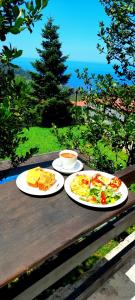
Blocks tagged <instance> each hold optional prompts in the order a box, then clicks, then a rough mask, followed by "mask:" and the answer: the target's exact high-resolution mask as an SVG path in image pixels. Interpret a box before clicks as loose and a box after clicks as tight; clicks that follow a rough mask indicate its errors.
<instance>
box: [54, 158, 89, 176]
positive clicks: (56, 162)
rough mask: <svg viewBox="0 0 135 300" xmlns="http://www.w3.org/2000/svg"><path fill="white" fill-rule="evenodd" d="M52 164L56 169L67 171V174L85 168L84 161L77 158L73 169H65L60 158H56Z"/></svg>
mask: <svg viewBox="0 0 135 300" xmlns="http://www.w3.org/2000/svg"><path fill="white" fill-rule="evenodd" d="M52 166H53V168H54V169H55V170H57V171H59V172H62V173H65V174H71V173H75V172H79V171H80V170H82V168H83V163H82V162H81V161H80V160H78V159H77V161H76V164H75V165H74V167H72V168H71V169H65V168H63V167H62V163H61V161H60V158H56V159H55V160H54V161H53V162H52Z"/></svg>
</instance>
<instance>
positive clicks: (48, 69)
mask: <svg viewBox="0 0 135 300" xmlns="http://www.w3.org/2000/svg"><path fill="white" fill-rule="evenodd" d="M58 29H59V26H57V25H54V24H53V19H52V18H49V19H48V22H47V24H46V25H45V27H44V29H43V30H42V38H43V40H42V43H41V45H42V49H37V52H38V54H39V57H40V58H39V59H37V60H36V61H35V62H34V63H32V65H33V67H34V68H35V69H36V72H34V71H33V72H31V77H32V80H33V94H34V96H35V98H36V103H37V104H38V108H39V111H40V113H41V117H42V123H43V124H44V125H49V124H50V125H51V123H56V124H59V123H61V121H62V122H63V120H65V121H66V117H67V115H68V107H69V101H68V98H69V95H70V89H68V88H66V87H64V85H65V84H66V83H67V82H68V79H69V78H70V75H69V74H65V71H66V69H67V66H66V65H65V62H66V60H67V58H68V56H64V55H63V54H62V51H61V43H60V41H59V34H58V32H57V31H58ZM59 104H60V107H61V105H62V107H65V109H64V111H59V112H58V110H59ZM52 110H53V112H52ZM64 114H65V115H64ZM56 118H57V119H56ZM58 118H59V120H58Z"/></svg>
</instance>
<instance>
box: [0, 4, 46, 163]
mask: <svg viewBox="0 0 135 300" xmlns="http://www.w3.org/2000/svg"><path fill="white" fill-rule="evenodd" d="M46 5H47V1H46V0H42V1H41V0H36V1H21V0H7V1H5V0H0V40H1V41H2V42H3V41H5V40H6V36H7V34H8V33H11V34H19V33H20V32H21V31H22V30H24V29H28V30H29V31H30V32H32V28H33V26H34V23H35V21H37V20H39V19H40V18H41V10H42V8H43V7H45V6H46ZM21 54H22V50H17V49H16V48H13V47H12V46H11V45H10V46H9V47H7V46H3V48H2V51H1V53H0V120H1V125H0V131H1V139H0V158H1V159H3V158H5V157H8V158H10V159H11V161H12V164H13V165H14V166H15V165H17V164H18V163H19V161H23V160H25V159H27V158H28V157H29V156H31V154H33V153H34V151H35V149H31V150H30V151H29V152H28V153H26V155H25V157H20V158H19V157H18V156H17V154H16V148H17V147H18V145H19V143H24V142H25V140H26V139H25V138H24V137H23V136H22V128H23V126H25V125H26V120H28V119H29V110H26V109H25V108H24V107H25V106H26V99H27V95H25V97H26V98H25V97H24V95H23V94H22V84H19V82H17V81H16V79H15V72H14V69H15V68H17V66H16V65H14V64H13V63H12V60H13V59H15V58H17V57H19V56H20V55H21ZM23 87H24V85H23ZM24 98H25V104H24ZM28 100H29V99H28ZM27 103H28V102H27ZM27 124H28V121H27Z"/></svg>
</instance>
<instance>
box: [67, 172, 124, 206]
mask: <svg viewBox="0 0 135 300" xmlns="http://www.w3.org/2000/svg"><path fill="white" fill-rule="evenodd" d="M97 173H98V174H101V175H103V176H105V177H107V178H110V179H111V178H113V177H115V176H114V175H111V174H109V173H105V172H100V171H94V170H87V171H81V172H77V173H76V174H72V175H70V176H68V178H67V179H66V180H65V191H66V193H67V194H68V195H69V196H70V197H71V198H72V199H74V200H75V201H77V202H78V203H80V204H83V205H86V206H91V207H96V208H109V207H114V206H117V205H120V204H121V203H123V202H124V201H125V200H126V199H127V196H128V189H127V187H126V185H125V184H124V182H122V184H121V186H120V188H119V190H118V191H119V192H120V193H121V194H122V195H121V198H120V199H119V200H117V201H116V202H115V203H113V204H95V203H89V202H86V201H83V200H80V199H79V198H80V196H78V195H76V194H74V193H73V192H72V191H71V188H70V184H71V181H72V180H73V178H74V177H75V176H76V175H77V174H78V175H82V174H86V175H89V176H90V177H91V176H93V175H95V174H97Z"/></svg>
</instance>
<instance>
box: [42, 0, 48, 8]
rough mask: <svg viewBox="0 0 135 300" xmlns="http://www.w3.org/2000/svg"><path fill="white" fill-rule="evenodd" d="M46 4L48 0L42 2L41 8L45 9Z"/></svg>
mask: <svg viewBox="0 0 135 300" xmlns="http://www.w3.org/2000/svg"><path fill="white" fill-rule="evenodd" d="M47 4H48V0H42V8H44V7H46V6H47Z"/></svg>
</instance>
